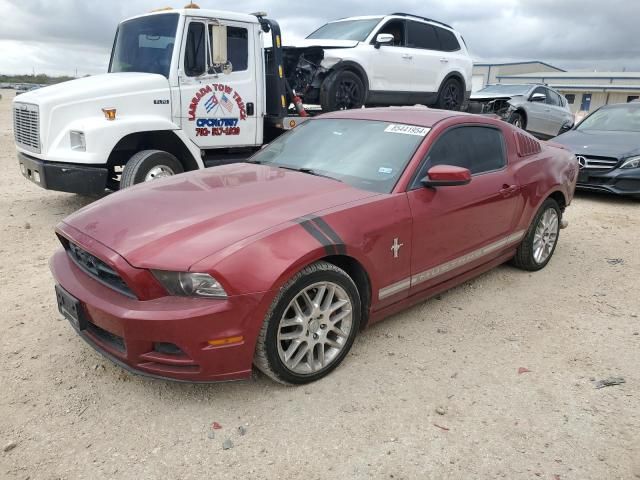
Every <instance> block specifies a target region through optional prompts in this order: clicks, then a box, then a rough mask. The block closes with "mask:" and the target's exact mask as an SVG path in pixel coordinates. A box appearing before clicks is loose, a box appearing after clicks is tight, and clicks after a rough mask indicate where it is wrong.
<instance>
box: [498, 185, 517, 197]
mask: <svg viewBox="0 0 640 480" xmlns="http://www.w3.org/2000/svg"><path fill="white" fill-rule="evenodd" d="M518 190H520V187H519V186H518V185H507V184H506V183H505V184H504V185H502V189H501V190H500V195H502V196H503V197H505V198H507V197H510V196H511V195H513V194H515V193H517V192H518Z"/></svg>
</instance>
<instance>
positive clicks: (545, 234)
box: [513, 198, 562, 272]
mask: <svg viewBox="0 0 640 480" xmlns="http://www.w3.org/2000/svg"><path fill="white" fill-rule="evenodd" d="M561 219H562V213H561V212H560V207H559V206H558V202H556V201H555V200H554V199H553V198H547V199H546V200H545V201H544V202H543V203H542V206H541V207H540V209H539V210H538V212H537V213H536V216H535V217H534V219H533V222H531V225H530V226H529V230H528V231H527V233H526V235H525V237H524V240H523V241H522V243H521V244H520V246H519V247H518V250H517V251H516V256H515V257H514V258H513V264H514V265H515V266H516V267H518V268H521V269H522V270H528V271H532V272H533V271H537V270H541V269H543V268H544V267H545V266H546V265H547V263H549V261H550V260H551V257H552V256H553V252H555V250H556V246H557V245H558V238H559V236H560V220H561Z"/></svg>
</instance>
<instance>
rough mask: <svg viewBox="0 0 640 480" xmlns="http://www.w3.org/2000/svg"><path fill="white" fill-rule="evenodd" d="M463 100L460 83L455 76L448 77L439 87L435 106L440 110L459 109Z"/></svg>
mask: <svg viewBox="0 0 640 480" xmlns="http://www.w3.org/2000/svg"><path fill="white" fill-rule="evenodd" d="M463 102H464V92H463V91H462V84H461V83H460V81H458V80H456V79H455V78H450V79H448V80H447V81H446V82H444V84H443V85H442V87H440V92H439V93H438V100H436V105H435V106H436V108H439V109H441V110H455V111H460V109H461V108H462V103H463Z"/></svg>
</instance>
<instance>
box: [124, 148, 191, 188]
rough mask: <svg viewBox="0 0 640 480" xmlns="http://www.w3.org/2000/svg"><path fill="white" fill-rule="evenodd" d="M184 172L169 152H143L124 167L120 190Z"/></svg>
mask: <svg viewBox="0 0 640 480" xmlns="http://www.w3.org/2000/svg"><path fill="white" fill-rule="evenodd" d="M182 172H184V168H183V167H182V164H181V163H180V161H179V160H178V159H177V158H176V157H174V156H173V155H172V154H170V153H169V152H165V151H163V150H142V151H140V152H138V153H136V154H135V155H134V156H133V157H131V158H130V159H129V161H128V162H127V164H126V165H125V166H124V169H123V170H122V176H121V177H120V190H122V189H123V188H127V187H131V186H133V185H136V184H138V183H143V182H149V181H152V180H156V179H159V178H164V177H170V176H173V175H177V174H178V173H182Z"/></svg>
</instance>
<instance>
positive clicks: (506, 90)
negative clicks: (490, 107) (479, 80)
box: [475, 85, 531, 95]
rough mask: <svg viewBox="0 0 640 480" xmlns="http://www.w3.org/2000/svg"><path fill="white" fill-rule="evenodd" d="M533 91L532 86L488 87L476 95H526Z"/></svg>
mask: <svg viewBox="0 0 640 480" xmlns="http://www.w3.org/2000/svg"><path fill="white" fill-rule="evenodd" d="M529 90H531V85H487V86H486V87H484V88H483V89H482V90H478V91H477V92H475V94H482V95H525V94H526V93H527V92H528V91H529Z"/></svg>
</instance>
